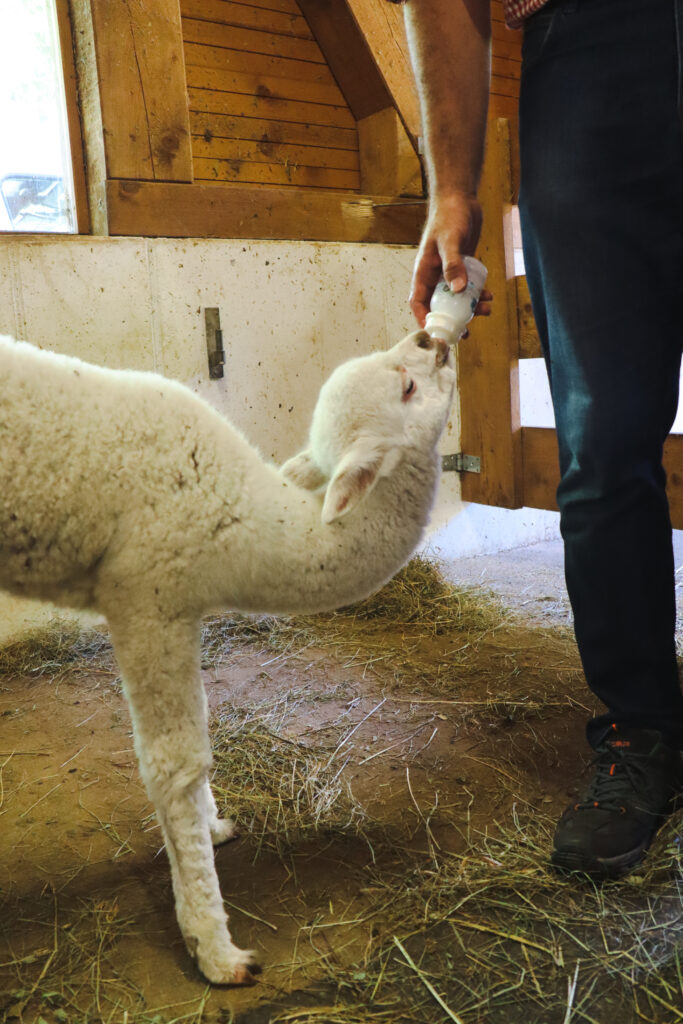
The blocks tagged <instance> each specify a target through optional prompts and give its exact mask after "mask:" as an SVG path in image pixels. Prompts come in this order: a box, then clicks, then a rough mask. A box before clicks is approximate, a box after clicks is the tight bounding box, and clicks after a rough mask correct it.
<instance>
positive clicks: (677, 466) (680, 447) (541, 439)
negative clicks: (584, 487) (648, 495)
mask: <svg viewBox="0 0 683 1024" xmlns="http://www.w3.org/2000/svg"><path fill="white" fill-rule="evenodd" d="M522 451H523V463H524V504H525V505H527V506H528V507H529V508H545V509H551V510H554V511H557V499H556V496H555V495H556V491H557V485H558V484H559V482H560V470H559V463H558V454H557V435H556V433H555V431H554V430H553V429H552V428H549V427H523V428H522ZM682 466H683V434H671V435H670V436H669V437H668V438H667V440H666V441H665V442H664V469H665V470H666V475H667V489H666V490H667V495H668V498H669V511H670V514H671V524H672V526H673V528H674V529H675V530H683V473H682V472H681V467H682Z"/></svg>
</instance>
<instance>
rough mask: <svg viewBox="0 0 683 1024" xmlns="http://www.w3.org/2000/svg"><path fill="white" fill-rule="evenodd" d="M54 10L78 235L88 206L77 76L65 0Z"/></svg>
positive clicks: (85, 227) (86, 222) (86, 229)
mask: <svg viewBox="0 0 683 1024" xmlns="http://www.w3.org/2000/svg"><path fill="white" fill-rule="evenodd" d="M56 13H57V32H58V34H59V48H60V51H61V58H62V74H63V76H64V95H65V99H66V119H67V126H68V134H69V146H70V151H71V172H72V175H73V182H74V201H75V205H76V211H75V212H76V231H77V232H78V233H79V234H81V235H87V234H89V233H90V209H89V205H88V189H87V184H86V177H85V153H84V151H83V136H82V134H81V119H80V115H79V109H78V79H77V77H76V60H75V56H74V41H73V34H72V28H71V17H70V14H69V3H68V0H57V2H56Z"/></svg>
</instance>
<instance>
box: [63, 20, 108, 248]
mask: <svg viewBox="0 0 683 1024" xmlns="http://www.w3.org/2000/svg"><path fill="white" fill-rule="evenodd" d="M69 8H70V14H71V24H72V30H73V45H74V55H75V63H76V78H77V82H78V101H79V107H80V114H81V128H82V132H83V148H84V153H85V164H86V167H87V175H86V185H87V194H88V206H89V213H90V226H91V230H92V232H93V234H95V235H107V234H109V227H108V224H107V203H106V198H105V180H106V177H107V174H106V168H105V153H104V135H103V131H102V106H101V103H100V89H99V83H98V81H97V60H96V57H95V36H94V32H93V24H92V11H91V7H90V0H69Z"/></svg>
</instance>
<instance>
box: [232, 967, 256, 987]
mask: <svg viewBox="0 0 683 1024" xmlns="http://www.w3.org/2000/svg"><path fill="white" fill-rule="evenodd" d="M255 984H256V978H255V977H254V975H253V974H252V973H251V971H250V970H249V968H248V967H244V966H242V967H236V968H235V970H234V972H233V985H255Z"/></svg>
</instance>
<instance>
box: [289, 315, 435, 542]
mask: <svg viewBox="0 0 683 1024" xmlns="http://www.w3.org/2000/svg"><path fill="white" fill-rule="evenodd" d="M454 385H455V371H454V368H453V357H452V355H451V353H450V349H449V347H448V345H447V344H446V343H445V342H443V341H440V340H435V339H433V338H431V337H430V336H429V335H428V334H427V332H426V331H415V332H414V333H413V334H409V335H408V336H407V337H405V338H404V339H403V340H402V341H400V342H399V343H398V344H397V345H394V347H393V348H390V349H389V350H388V351H386V352H373V353H372V354H371V355H367V356H360V357H359V358H357V359H350V360H349V361H348V362H346V363H342V365H341V366H338V367H337V369H336V370H335V371H334V373H333V374H332V376H331V377H330V378H329V380H328V381H327V382H326V383H325V384H324V385H323V387H322V390H321V392H320V396H319V398H318V403H317V405H316V407H315V412H314V413H313V422H312V424H311V432H310V439H309V447H308V448H307V450H306V451H303V452H301V453H300V454H299V455H295V456H294V458H293V459H290V460H289V461H288V462H286V463H285V465H284V466H283V467H282V471H283V473H284V474H285V476H287V477H289V478H290V479H291V480H293V481H294V482H295V483H298V484H299V485H300V486H302V487H306V488H308V489H309V490H314V489H317V488H318V487H321V486H322V485H323V484H327V490H326V493H325V500H324V503H323V510H322V518H323V522H326V523H330V522H332V521H333V520H335V519H339V518H340V517H341V516H343V515H346V514H347V513H348V512H350V511H351V510H352V509H353V508H354V507H355V506H356V505H358V503H359V502H360V501H361V500H362V499H363V498H364V497H365V496H366V495H367V494H369V493H370V491H371V490H372V488H373V487H374V486H375V484H376V483H377V481H378V480H380V479H381V478H382V477H383V476H389V475H390V474H391V473H392V472H393V471H394V469H396V468H397V466H398V465H399V464H400V462H401V461H402V459H403V458H404V455H405V454H406V453H407V452H408V451H412V452H413V453H421V454H423V455H428V456H430V457H431V456H433V453H434V450H435V448H436V445H437V442H438V440H439V437H440V436H441V433H442V431H443V428H444V426H445V424H446V418H447V416H448V410H449V408H450V405H451V402H452V400H453V388H454Z"/></svg>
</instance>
